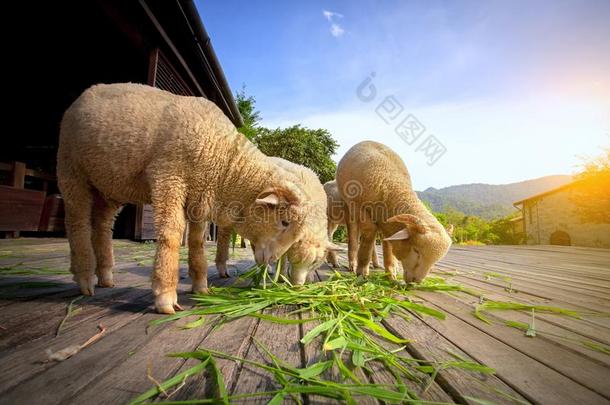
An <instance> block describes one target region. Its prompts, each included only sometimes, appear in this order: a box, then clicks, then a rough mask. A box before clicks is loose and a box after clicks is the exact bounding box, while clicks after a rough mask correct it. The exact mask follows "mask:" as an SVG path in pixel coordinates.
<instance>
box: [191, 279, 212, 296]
mask: <svg viewBox="0 0 610 405" xmlns="http://www.w3.org/2000/svg"><path fill="white" fill-rule="evenodd" d="M191 292H192V293H193V294H207V293H208V282H207V280H198V281H196V280H193V287H192V288H191Z"/></svg>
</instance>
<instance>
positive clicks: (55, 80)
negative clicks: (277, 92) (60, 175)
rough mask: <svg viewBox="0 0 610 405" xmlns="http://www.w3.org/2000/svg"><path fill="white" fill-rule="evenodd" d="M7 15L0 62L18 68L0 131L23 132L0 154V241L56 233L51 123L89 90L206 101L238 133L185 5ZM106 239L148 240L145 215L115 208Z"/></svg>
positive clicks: (28, 9)
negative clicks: (128, 85)
mask: <svg viewBox="0 0 610 405" xmlns="http://www.w3.org/2000/svg"><path fill="white" fill-rule="evenodd" d="M17 7H18V9H16V10H12V13H9V14H7V15H11V14H12V15H14V16H16V18H21V20H20V21H21V24H16V26H15V27H16V28H15V29H14V30H15V32H13V35H15V36H16V37H17V38H19V41H13V42H12V45H9V47H8V50H5V55H4V56H5V58H6V59H7V60H12V61H18V65H19V66H22V67H27V69H26V68H23V69H20V68H17V69H15V71H14V72H13V73H12V74H11V78H12V79H11V80H10V83H9V86H8V87H9V89H10V91H11V97H12V100H13V103H12V105H11V107H12V109H13V110H14V111H11V113H10V114H8V119H9V121H12V122H11V123H10V124H11V125H10V126H9V125H7V124H6V123H5V125H6V126H7V127H9V128H23V126H24V124H25V125H26V128H27V129H26V130H25V131H22V132H20V133H18V134H14V135H12V136H11V137H10V140H5V141H4V145H3V147H2V148H1V149H0V234H3V235H4V236H9V237H10V236H15V235H18V233H19V232H47V234H48V232H55V233H61V232H63V211H62V203H61V198H60V196H59V194H58V190H57V186H56V183H55V176H54V172H55V164H56V153H57V143H58V142H57V141H58V134H59V123H60V120H61V117H62V114H63V112H64V110H65V109H66V108H67V107H68V106H69V105H70V104H71V103H72V102H73V101H74V100H75V99H76V98H77V97H78V96H79V95H80V93H81V92H82V91H83V90H84V89H86V88H87V87H89V86H91V85H92V84H95V83H113V82H137V83H147V84H150V85H153V86H156V87H159V88H161V89H164V90H168V91H171V92H173V93H176V94H182V95H194V96H202V97H206V98H208V99H210V100H212V101H214V102H215V103H216V104H217V105H218V106H219V107H220V108H221V109H222V110H223V111H224V112H225V114H226V115H227V116H228V117H229V118H230V119H231V120H232V121H233V123H235V125H236V126H240V125H241V116H240V114H239V111H238V109H237V106H236V104H235V100H234V99H233V96H232V92H231V90H230V88H229V86H228V84H227V81H226V79H225V77H224V73H223V71H222V67H221V65H220V63H219V61H218V59H217V57H216V54H215V53H214V49H213V48H212V45H211V42H210V38H209V36H208V34H207V33H206V30H205V28H204V26H203V24H202V22H201V19H200V16H199V14H198V12H197V10H196V8H195V5H194V3H193V1H190V0H187V1H184V0H130V1H121V0H88V1H73V0H72V1H61V2H43V3H40V4H37V5H36V6H35V7H32V6H31V5H30V4H23V3H22V5H18V6H17ZM7 53H8V54H7ZM32 72H36V73H35V74H34V73H32ZM115 237H120V238H131V239H137V240H145V239H152V238H153V237H154V230H153V227H152V216H151V208H150V207H149V206H127V207H125V208H124V209H123V211H122V213H121V214H120V216H119V218H118V219H117V223H116V225H115Z"/></svg>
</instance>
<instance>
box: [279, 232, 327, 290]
mask: <svg viewBox="0 0 610 405" xmlns="http://www.w3.org/2000/svg"><path fill="white" fill-rule="evenodd" d="M305 235H306V237H304V238H303V239H301V240H299V241H298V242H296V243H295V244H294V245H292V246H291V247H290V249H288V253H287V257H288V261H289V262H290V282H291V283H292V284H293V285H303V284H305V282H306V281H307V277H308V276H309V273H310V272H311V271H313V270H315V269H317V268H318V267H320V265H321V264H322V263H323V262H324V258H325V256H326V252H327V251H328V250H337V249H338V247H337V246H336V245H334V244H333V243H332V242H330V241H329V240H328V235H327V233H326V232H325V231H324V232H321V233H317V234H316V235H311V234H310V235H307V231H306V232H305Z"/></svg>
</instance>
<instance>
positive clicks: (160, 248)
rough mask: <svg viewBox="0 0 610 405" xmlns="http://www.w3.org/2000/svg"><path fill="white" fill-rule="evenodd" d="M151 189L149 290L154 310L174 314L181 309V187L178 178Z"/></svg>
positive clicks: (182, 218)
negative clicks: (153, 244) (153, 240)
mask: <svg viewBox="0 0 610 405" xmlns="http://www.w3.org/2000/svg"><path fill="white" fill-rule="evenodd" d="M159 180H161V179H157V182H156V183H155V184H154V185H153V187H152V202H153V212H154V221H155V229H156V231H157V253H156V255H155V264H154V269H153V275H152V290H153V294H154V295H155V308H156V309H157V312H159V313H162V314H173V313H175V310H181V309H182V308H181V307H180V305H178V295H177V293H176V287H177V285H178V273H179V256H180V243H181V241H182V234H183V233H184V227H185V216H184V202H185V198H184V187H183V185H182V183H181V181H180V179H175V178H169V179H168V178H166V179H163V180H164V181H159Z"/></svg>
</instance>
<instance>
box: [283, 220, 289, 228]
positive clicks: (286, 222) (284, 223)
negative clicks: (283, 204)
mask: <svg viewBox="0 0 610 405" xmlns="http://www.w3.org/2000/svg"><path fill="white" fill-rule="evenodd" d="M288 225H290V222H288V221H285V220H282V226H283V227H284V228H288Z"/></svg>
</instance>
